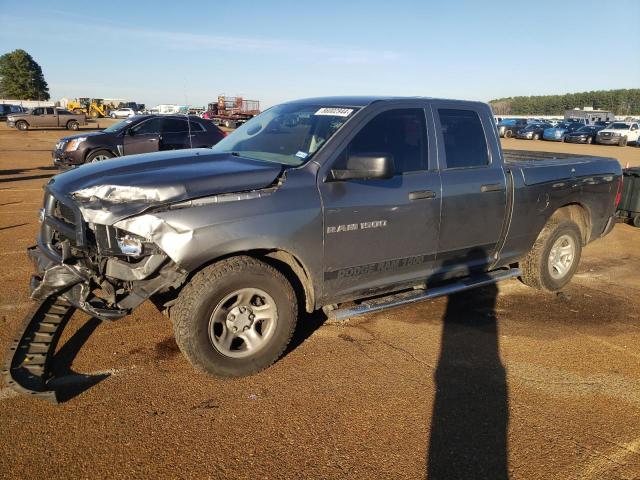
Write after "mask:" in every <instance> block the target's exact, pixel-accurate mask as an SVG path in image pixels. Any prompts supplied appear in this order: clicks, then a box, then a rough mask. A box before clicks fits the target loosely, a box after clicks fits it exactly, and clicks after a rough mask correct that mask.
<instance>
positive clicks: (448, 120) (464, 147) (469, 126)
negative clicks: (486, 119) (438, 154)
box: [438, 108, 489, 168]
mask: <svg viewBox="0 0 640 480" xmlns="http://www.w3.org/2000/svg"><path fill="white" fill-rule="evenodd" d="M438 116H439V117H440V126H441V127H442V137H443V139H444V152H445V156H446V159H447V168H466V167H483V166H486V165H488V164H489V152H488V149H487V140H486V138H485V136H484V130H483V128H482V123H481V122H480V117H479V116H478V114H477V113H476V112H474V111H473V110H460V109H453V108H439V109H438Z"/></svg>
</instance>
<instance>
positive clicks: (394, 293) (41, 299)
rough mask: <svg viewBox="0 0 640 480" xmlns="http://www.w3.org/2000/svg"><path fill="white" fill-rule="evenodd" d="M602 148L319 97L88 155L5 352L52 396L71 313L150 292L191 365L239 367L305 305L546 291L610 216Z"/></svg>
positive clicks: (50, 197) (449, 112)
mask: <svg viewBox="0 0 640 480" xmlns="http://www.w3.org/2000/svg"><path fill="white" fill-rule="evenodd" d="M620 188H621V168H620V165H619V163H618V162H617V161H616V160H614V159H609V158H598V157H588V156H576V155H566V154H552V153H539V152H535V153H534V152H526V151H518V152H516V151H509V152H503V151H502V149H501V147H500V142H499V138H498V132H497V130H496V127H495V125H494V122H493V116H492V113H491V110H490V109H489V107H488V106H487V105H486V104H483V103H476V102H467V101H455V100H437V99H428V98H369V97H354V98H344V97H336V98H315V99H309V100H300V101H295V102H290V103H285V104H282V105H278V106H275V107H273V108H270V109H269V110H267V111H265V112H264V113H262V114H261V115H259V116H257V117H255V118H254V119H252V120H250V121H249V122H247V123H246V124H245V125H243V126H242V127H241V128H239V129H238V130H236V131H235V132H234V133H232V134H231V135H229V136H228V137H226V138H225V139H223V140H222V141H221V142H220V143H218V144H217V145H216V146H214V147H213V148H212V149H195V150H187V151H170V152H160V153H153V154H147V155H134V156H130V157H126V158H122V159H116V160H112V161H109V162H102V163H95V164H89V165H84V166H82V167H80V168H77V169H75V170H72V171H69V172H66V173H63V174H60V175H57V176H55V177H53V178H52V179H51V181H50V182H49V183H48V184H47V185H46V187H45V195H44V207H43V209H42V210H41V214H40V218H41V222H42V227H41V232H40V235H39V238H38V242H37V246H34V247H32V248H31V249H30V250H29V255H30V256H31V258H32V259H33V261H34V263H35V265H36V269H37V274H36V275H35V276H34V277H33V279H32V285H31V288H32V298H34V299H35V300H37V301H38V303H37V305H36V306H35V307H34V310H33V312H32V313H31V314H30V316H29V317H28V318H27V319H26V321H25V330H24V331H23V332H22V334H21V335H20V336H19V337H18V338H16V340H15V342H14V343H13V345H12V349H13V351H14V352H17V353H15V354H14V355H13V356H12V357H10V362H9V363H8V364H7V365H6V373H7V374H8V381H9V383H10V385H12V386H13V387H14V388H16V389H17V390H19V391H23V392H29V393H31V394H32V395H36V396H43V397H46V398H48V399H50V400H55V398H56V397H55V391H52V388H51V387H50V386H49V383H48V382H47V379H48V368H47V367H48V358H49V356H50V354H51V351H52V350H53V349H54V348H55V342H56V339H57V337H58V335H59V333H60V331H61V329H62V328H63V327H64V323H65V321H66V318H68V316H69V314H70V312H72V311H73V309H74V308H79V309H81V310H83V311H85V312H86V313H88V314H89V315H92V316H95V317H97V318H101V319H110V320H113V319H117V318H120V317H123V316H125V315H127V314H129V313H130V312H131V311H132V310H133V309H135V308H136V307H138V306H139V305H140V304H141V303H142V302H144V301H145V300H147V299H151V300H152V301H154V302H155V303H156V304H157V305H159V306H160V307H161V308H163V309H166V310H168V313H169V315H170V317H171V319H172V322H173V326H174V332H175V337H176V341H177V343H178V345H179V346H180V348H181V350H182V352H183V353H184V354H185V355H186V356H187V358H188V359H189V360H190V361H191V363H192V364H193V365H194V366H195V367H196V368H198V369H199V370H201V371H204V372H207V373H209V374H213V375H219V376H242V375H248V374H253V373H255V372H258V371H259V370H261V369H264V368H266V367H268V366H269V365H271V364H272V363H273V362H274V361H275V360H277V359H278V357H279V356H280V355H281V354H282V352H283V351H284V350H285V348H286V347H287V344H288V343H289V341H290V339H291V337H292V334H293V332H294V328H295V326H296V322H297V321H298V319H299V318H303V317H304V315H303V314H302V312H309V313H311V312H313V311H315V310H319V309H323V310H324V311H325V313H326V314H327V315H328V316H329V317H333V318H346V317H350V316H354V315H357V314H361V313H366V312H372V311H376V310H380V309H383V308H389V307H393V306H396V305H401V304H407V303H411V302H416V301H419V300H422V299H426V298H432V297H435V296H438V295H446V294H449V293H452V292H457V291H461V290H465V289H469V288H473V287H476V286H480V285H485V284H488V283H493V282H497V281H499V280H502V279H506V278H511V277H519V278H520V279H521V280H522V281H523V282H524V283H525V284H527V285H530V286H532V287H534V288H538V289H542V290H547V291H555V290H558V289H560V288H562V287H563V286H564V285H565V284H566V283H567V282H568V281H569V280H570V279H571V277H572V275H573V274H574V272H575V271H576V268H577V267H578V262H579V260H580V253H581V249H582V247H583V246H584V245H586V244H587V243H589V242H591V241H593V240H596V239H598V238H600V237H602V236H604V235H606V234H607V233H608V232H609V231H610V230H611V229H612V228H613V225H614V213H615V210H616V202H617V201H618V200H619V198H620Z"/></svg>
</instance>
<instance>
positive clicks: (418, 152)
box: [336, 108, 427, 174]
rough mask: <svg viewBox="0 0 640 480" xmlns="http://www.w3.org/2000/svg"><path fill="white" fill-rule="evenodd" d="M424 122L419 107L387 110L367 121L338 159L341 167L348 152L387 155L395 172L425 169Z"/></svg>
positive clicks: (338, 166) (425, 143) (425, 141)
mask: <svg viewBox="0 0 640 480" xmlns="http://www.w3.org/2000/svg"><path fill="white" fill-rule="evenodd" d="M426 146H427V139H426V122H425V116H424V110H423V109H421V108H403V109H396V110H387V111H386V112H382V113H380V114H379V115H378V116H376V117H375V118H373V119H372V120H370V121H369V123H367V124H366V125H365V126H364V127H363V128H362V130H360V131H359V132H358V133H357V134H356V136H355V137H354V138H353V140H351V142H349V145H347V147H346V148H345V150H344V151H343V152H342V154H341V155H340V157H339V158H338V160H337V164H336V167H337V168H340V164H341V163H342V162H346V160H347V158H348V157H349V156H350V155H367V154H381V153H384V154H388V155H391V156H392V157H393V163H394V170H395V173H396V174H402V173H408V172H417V171H421V170H426V169H427V158H426V150H427V149H426Z"/></svg>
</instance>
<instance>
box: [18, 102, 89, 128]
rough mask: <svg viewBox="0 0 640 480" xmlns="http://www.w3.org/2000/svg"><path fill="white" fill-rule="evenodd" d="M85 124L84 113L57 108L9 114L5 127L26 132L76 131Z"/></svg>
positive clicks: (40, 108)
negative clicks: (49, 129)
mask: <svg viewBox="0 0 640 480" xmlns="http://www.w3.org/2000/svg"><path fill="white" fill-rule="evenodd" d="M86 124H87V118H86V117H85V115H84V113H80V114H77V113H71V112H70V111H68V110H65V109H63V108H57V107H36V108H32V109H31V110H29V111H28V112H26V113H11V114H9V115H8V116H7V126H8V127H16V128H17V129H18V130H22V131H26V130H29V129H30V128H33V127H48V128H66V129H67V130H78V128H80V126H81V125H86Z"/></svg>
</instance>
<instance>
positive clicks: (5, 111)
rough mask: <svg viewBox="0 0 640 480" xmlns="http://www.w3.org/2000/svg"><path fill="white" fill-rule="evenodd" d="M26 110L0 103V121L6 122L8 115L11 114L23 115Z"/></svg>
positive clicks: (18, 106)
mask: <svg viewBox="0 0 640 480" xmlns="http://www.w3.org/2000/svg"><path fill="white" fill-rule="evenodd" d="M26 111H27V109H26V108H23V107H21V106H20V105H12V104H10V103H0V120H6V119H7V116H8V115H11V114H12V113H24V112H26Z"/></svg>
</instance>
